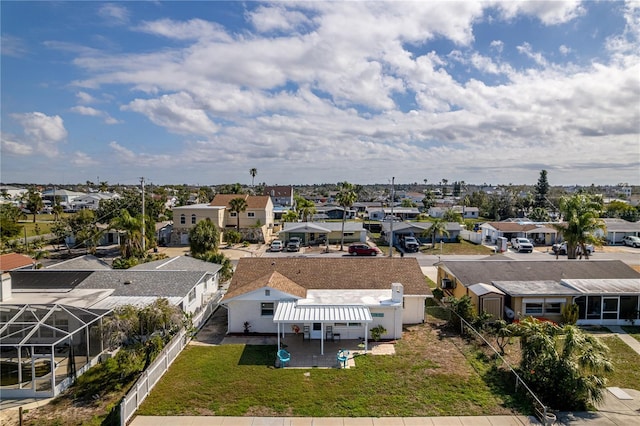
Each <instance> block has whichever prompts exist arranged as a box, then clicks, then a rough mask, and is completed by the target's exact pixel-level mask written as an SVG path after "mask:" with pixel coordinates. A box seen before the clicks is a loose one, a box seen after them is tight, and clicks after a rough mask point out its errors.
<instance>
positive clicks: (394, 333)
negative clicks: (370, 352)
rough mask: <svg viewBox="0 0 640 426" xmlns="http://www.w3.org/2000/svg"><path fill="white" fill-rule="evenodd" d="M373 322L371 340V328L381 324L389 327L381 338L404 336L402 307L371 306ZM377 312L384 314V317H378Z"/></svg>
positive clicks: (369, 336)
mask: <svg viewBox="0 0 640 426" xmlns="http://www.w3.org/2000/svg"><path fill="white" fill-rule="evenodd" d="M369 310H370V311H371V315H372V316H373V322H371V323H370V324H369V335H368V336H367V337H368V339H369V340H371V329H372V328H374V327H376V326H378V325H381V326H383V327H384V328H386V329H387V332H386V333H385V334H383V335H382V336H380V338H381V339H400V338H402V307H400V306H397V307H386V308H370V309H369ZM376 314H384V317H377V316H375V315H376Z"/></svg>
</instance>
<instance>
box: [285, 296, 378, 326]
mask: <svg viewBox="0 0 640 426" xmlns="http://www.w3.org/2000/svg"><path fill="white" fill-rule="evenodd" d="M372 321H373V318H372V317H371V312H370V311H369V308H367V307H366V306H364V305H299V304H298V303H297V302H296V301H295V300H291V301H283V302H280V303H278V307H277V308H276V312H275V314H274V315H273V322H275V323H278V322H282V323H296V322H372Z"/></svg>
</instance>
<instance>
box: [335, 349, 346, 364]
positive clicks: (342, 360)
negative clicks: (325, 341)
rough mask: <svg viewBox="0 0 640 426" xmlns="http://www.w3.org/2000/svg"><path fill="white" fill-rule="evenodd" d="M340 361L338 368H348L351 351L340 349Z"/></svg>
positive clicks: (338, 356) (338, 357)
mask: <svg viewBox="0 0 640 426" xmlns="http://www.w3.org/2000/svg"><path fill="white" fill-rule="evenodd" d="M336 358H337V359H338V366H339V367H342V368H347V360H348V359H349V351H348V350H346V349H340V350H339V351H338V355H337V356H336Z"/></svg>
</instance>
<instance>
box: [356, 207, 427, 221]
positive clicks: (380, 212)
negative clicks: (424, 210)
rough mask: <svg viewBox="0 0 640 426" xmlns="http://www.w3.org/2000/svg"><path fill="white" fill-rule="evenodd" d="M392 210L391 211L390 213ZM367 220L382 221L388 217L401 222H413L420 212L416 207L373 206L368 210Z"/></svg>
mask: <svg viewBox="0 0 640 426" xmlns="http://www.w3.org/2000/svg"><path fill="white" fill-rule="evenodd" d="M392 210H393V211H392ZM367 212H368V215H369V219H371V220H384V219H385V218H387V217H389V216H392V215H393V216H395V217H397V218H399V219H401V220H414V219H416V218H417V217H418V215H419V214H420V210H418V208H417V207H400V206H398V207H393V209H392V208H391V207H384V208H383V207H380V206H377V207H376V206H373V207H370V208H369V209H368V210H367Z"/></svg>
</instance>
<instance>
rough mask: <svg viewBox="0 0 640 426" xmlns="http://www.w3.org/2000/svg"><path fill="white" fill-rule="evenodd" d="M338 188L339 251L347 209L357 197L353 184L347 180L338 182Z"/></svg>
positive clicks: (342, 240)
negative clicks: (339, 213)
mask: <svg viewBox="0 0 640 426" xmlns="http://www.w3.org/2000/svg"><path fill="white" fill-rule="evenodd" d="M338 187H339V188H340V189H339V191H338V194H337V195H336V201H337V202H338V205H340V206H341V207H342V208H343V210H342V238H341V239H340V251H342V250H344V223H345V222H346V221H347V210H348V209H349V207H351V206H353V203H355V202H356V200H357V199H358V197H357V195H356V193H355V191H354V187H353V184H351V183H349V182H340V183H338Z"/></svg>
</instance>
